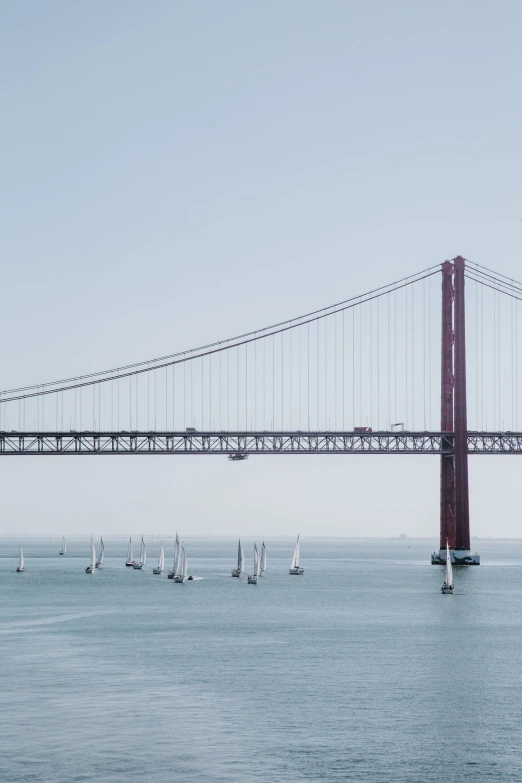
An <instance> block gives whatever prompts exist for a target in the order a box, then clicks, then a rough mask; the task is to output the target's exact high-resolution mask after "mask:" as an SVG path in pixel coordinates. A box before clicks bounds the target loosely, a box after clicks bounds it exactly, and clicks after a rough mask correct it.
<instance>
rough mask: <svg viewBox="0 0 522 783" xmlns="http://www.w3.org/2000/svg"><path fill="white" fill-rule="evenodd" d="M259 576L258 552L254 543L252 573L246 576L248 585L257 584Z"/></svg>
mask: <svg viewBox="0 0 522 783" xmlns="http://www.w3.org/2000/svg"><path fill="white" fill-rule="evenodd" d="M258 578H259V552H258V551H257V544H254V573H253V574H252V576H250V575H249V576H248V584H249V585H257V580H258Z"/></svg>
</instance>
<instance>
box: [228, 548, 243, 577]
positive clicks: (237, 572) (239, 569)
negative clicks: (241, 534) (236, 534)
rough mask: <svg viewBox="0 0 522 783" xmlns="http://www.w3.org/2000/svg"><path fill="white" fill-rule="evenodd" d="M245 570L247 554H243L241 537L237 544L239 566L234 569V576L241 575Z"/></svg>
mask: <svg viewBox="0 0 522 783" xmlns="http://www.w3.org/2000/svg"><path fill="white" fill-rule="evenodd" d="M244 570H245V556H244V554H243V547H242V546H241V539H239V544H238V545H237V568H233V569H232V572H231V573H232V576H238V577H239V576H241V574H242V573H243V571H244Z"/></svg>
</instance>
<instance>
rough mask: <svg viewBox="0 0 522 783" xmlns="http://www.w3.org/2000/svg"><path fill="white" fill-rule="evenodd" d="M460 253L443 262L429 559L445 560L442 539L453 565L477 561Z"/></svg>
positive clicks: (434, 563)
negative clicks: (435, 531)
mask: <svg viewBox="0 0 522 783" xmlns="http://www.w3.org/2000/svg"><path fill="white" fill-rule="evenodd" d="M465 268H466V262H465V260H464V258H462V256H457V258H454V259H453V261H445V262H444V264H443V265H442V364H441V417H440V418H441V432H442V433H443V436H442V437H443V449H444V451H443V454H442V456H441V462H440V551H439V552H438V553H437V552H434V553H433V555H432V556H431V562H432V564H433V565H439V564H444V563H445V562H446V542H447V543H448V545H449V548H450V551H451V557H452V561H453V562H454V563H455V564H456V565H479V564H480V556H479V555H476V554H475V555H472V554H471V549H470V535H469V487H468V437H467V436H468V422H467V403H466V399H467V398H466V311H465V296H464V281H465V276H464V272H465Z"/></svg>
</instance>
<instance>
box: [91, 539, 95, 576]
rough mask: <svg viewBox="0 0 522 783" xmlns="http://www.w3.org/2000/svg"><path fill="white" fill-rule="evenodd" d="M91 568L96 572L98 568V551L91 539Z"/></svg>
mask: <svg viewBox="0 0 522 783" xmlns="http://www.w3.org/2000/svg"><path fill="white" fill-rule="evenodd" d="M91 568H92V570H93V571H94V569H95V568H96V550H95V548H94V542H93V541H92V539H91Z"/></svg>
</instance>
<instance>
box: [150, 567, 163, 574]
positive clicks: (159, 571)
mask: <svg viewBox="0 0 522 783" xmlns="http://www.w3.org/2000/svg"><path fill="white" fill-rule="evenodd" d="M152 573H153V574H161V568H153V569H152Z"/></svg>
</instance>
